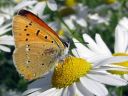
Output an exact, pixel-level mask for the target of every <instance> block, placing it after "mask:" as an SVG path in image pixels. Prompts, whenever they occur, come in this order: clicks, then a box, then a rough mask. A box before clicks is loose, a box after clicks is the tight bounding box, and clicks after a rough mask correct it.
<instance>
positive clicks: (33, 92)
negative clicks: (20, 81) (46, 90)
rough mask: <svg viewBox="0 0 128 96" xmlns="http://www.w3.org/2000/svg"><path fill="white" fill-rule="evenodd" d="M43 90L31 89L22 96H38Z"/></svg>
mask: <svg viewBox="0 0 128 96" xmlns="http://www.w3.org/2000/svg"><path fill="white" fill-rule="evenodd" d="M40 89H41V88H33V89H29V90H27V91H25V92H24V93H23V94H22V96H25V95H28V94H30V95H29V96H34V95H37V94H39V93H40V92H38V91H39V90H40Z"/></svg>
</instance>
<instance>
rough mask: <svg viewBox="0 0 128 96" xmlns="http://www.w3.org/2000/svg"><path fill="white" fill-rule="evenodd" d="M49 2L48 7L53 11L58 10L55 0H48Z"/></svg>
mask: <svg viewBox="0 0 128 96" xmlns="http://www.w3.org/2000/svg"><path fill="white" fill-rule="evenodd" d="M47 4H48V7H49V8H50V9H51V10H52V11H56V10H57V4H56V2H55V0H48V2H47Z"/></svg>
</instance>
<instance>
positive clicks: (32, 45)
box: [12, 9, 68, 80]
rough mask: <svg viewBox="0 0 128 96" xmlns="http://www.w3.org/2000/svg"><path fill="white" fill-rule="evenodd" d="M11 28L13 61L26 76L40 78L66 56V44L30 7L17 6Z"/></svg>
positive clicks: (29, 78) (28, 78) (32, 78)
mask: <svg viewBox="0 0 128 96" xmlns="http://www.w3.org/2000/svg"><path fill="white" fill-rule="evenodd" d="M12 28H13V30H12V31H13V36H14V41H15V50H14V52H13V61H14V65H15V67H16V69H17V71H18V72H19V73H20V74H21V75H23V76H24V78H25V79H27V80H34V79H38V78H40V77H41V76H42V75H43V74H45V73H46V72H48V71H49V70H50V69H51V68H52V67H53V66H54V65H55V64H56V62H57V61H59V60H60V59H62V58H64V57H65V54H66V53H67V48H68V44H67V43H66V42H63V40H61V39H60V37H59V36H58V35H57V33H56V32H55V31H53V30H52V29H51V28H50V27H49V26H48V25H47V24H46V23H45V22H44V21H42V20H41V19H40V18H39V17H37V16H36V15H35V14H33V13H31V12H30V11H27V10H24V9H22V10H20V11H19V12H18V14H17V15H16V16H14V18H13V24H12Z"/></svg>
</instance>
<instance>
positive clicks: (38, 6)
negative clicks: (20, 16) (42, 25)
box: [14, 0, 57, 16]
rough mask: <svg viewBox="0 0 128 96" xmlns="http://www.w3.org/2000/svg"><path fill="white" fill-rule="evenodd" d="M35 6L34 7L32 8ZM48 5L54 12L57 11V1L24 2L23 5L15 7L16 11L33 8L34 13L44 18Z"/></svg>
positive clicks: (36, 0)
mask: <svg viewBox="0 0 128 96" xmlns="http://www.w3.org/2000/svg"><path fill="white" fill-rule="evenodd" d="M33 5H34V7H32V6H33ZM46 5H47V6H48V7H49V9H51V10H52V11H56V10H57V4H56V2H55V0H23V1H22V2H21V3H19V4H17V5H16V6H15V8H14V9H15V11H17V10H20V9H23V8H25V7H29V8H32V11H33V12H34V13H36V14H38V15H39V16H42V14H43V12H44V9H45V7H46Z"/></svg>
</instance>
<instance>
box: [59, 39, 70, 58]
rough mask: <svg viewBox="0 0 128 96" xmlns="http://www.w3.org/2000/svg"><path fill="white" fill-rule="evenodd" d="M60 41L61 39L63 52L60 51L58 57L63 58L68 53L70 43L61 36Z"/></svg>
mask: <svg viewBox="0 0 128 96" xmlns="http://www.w3.org/2000/svg"><path fill="white" fill-rule="evenodd" d="M61 41H62V43H63V45H64V50H63V53H62V55H61V58H60V59H61V60H63V59H64V58H65V57H66V56H67V55H68V52H69V47H70V43H69V41H66V40H64V39H62V38H61Z"/></svg>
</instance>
